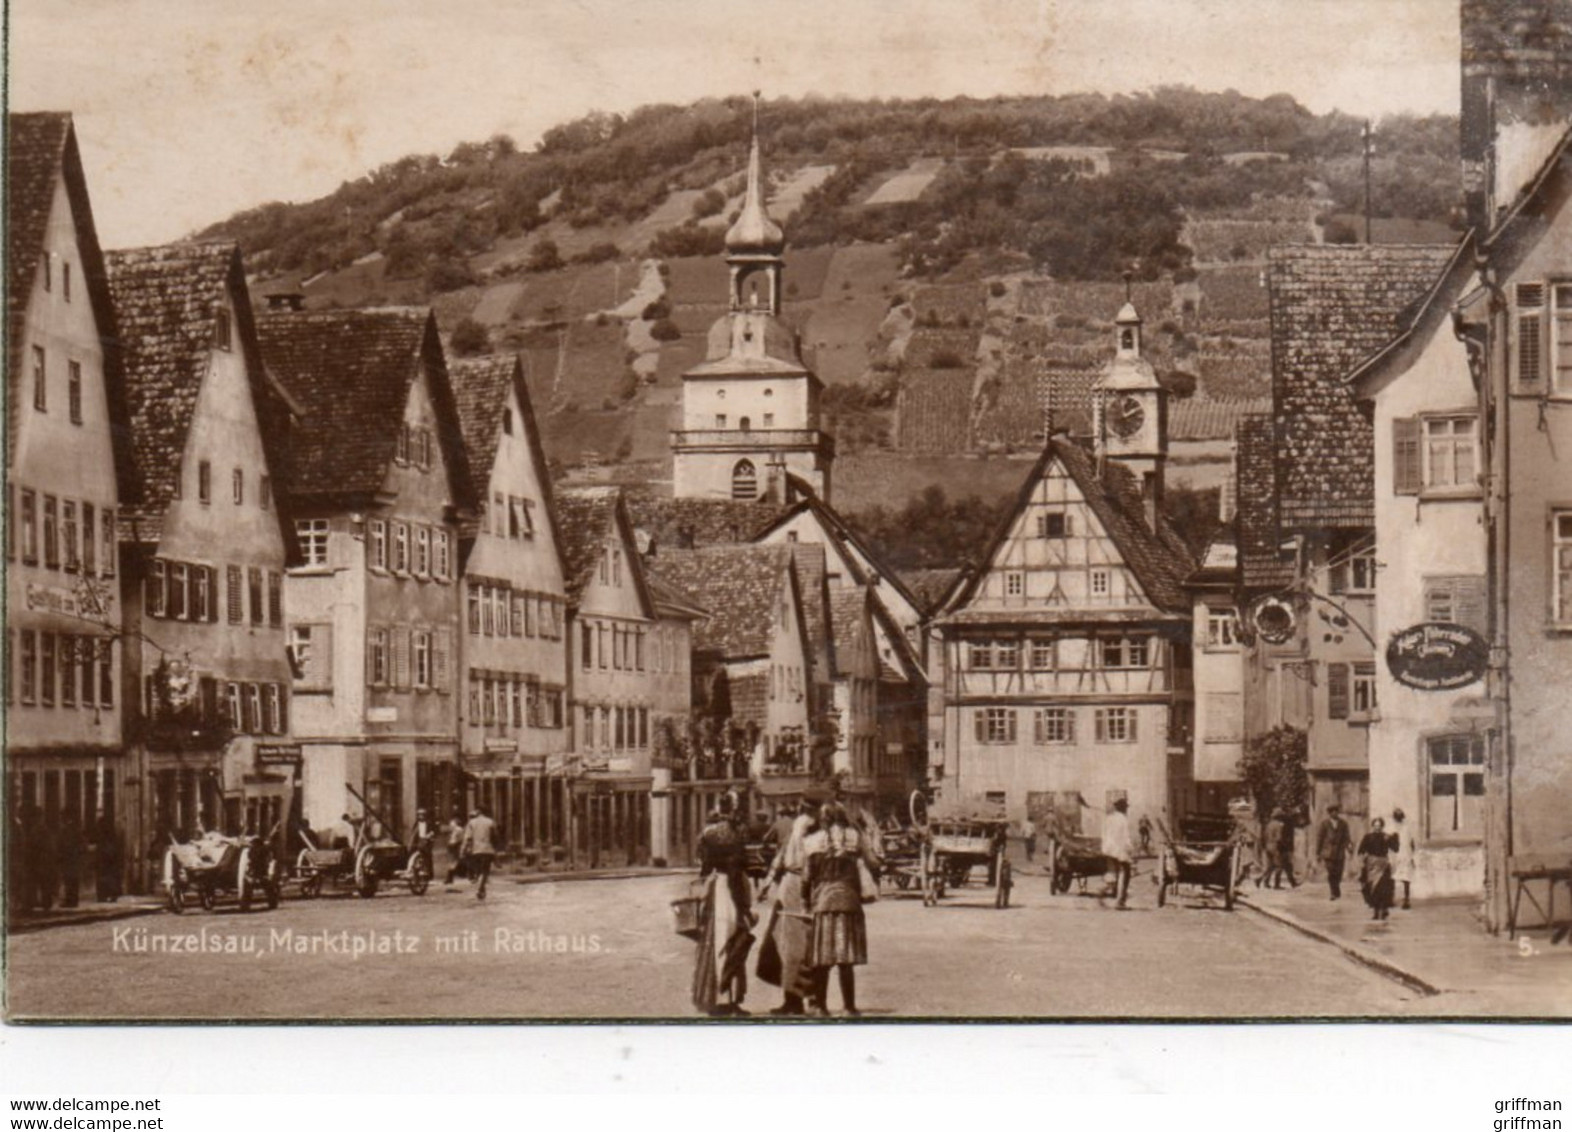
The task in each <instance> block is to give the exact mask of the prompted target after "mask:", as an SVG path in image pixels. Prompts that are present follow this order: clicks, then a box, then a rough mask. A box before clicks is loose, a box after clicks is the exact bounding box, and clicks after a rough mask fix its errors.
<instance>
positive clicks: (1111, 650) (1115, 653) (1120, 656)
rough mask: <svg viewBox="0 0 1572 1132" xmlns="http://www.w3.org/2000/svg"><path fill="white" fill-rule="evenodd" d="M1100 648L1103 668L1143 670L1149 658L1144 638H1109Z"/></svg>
mask: <svg viewBox="0 0 1572 1132" xmlns="http://www.w3.org/2000/svg"><path fill="white" fill-rule="evenodd" d="M1101 648H1102V657H1103V667H1104V668H1145V667H1147V662H1148V659H1149V657H1150V649H1149V646H1148V643H1147V640H1146V638H1145V637H1109V638H1105V639H1104V640H1103V641H1102V642H1101Z"/></svg>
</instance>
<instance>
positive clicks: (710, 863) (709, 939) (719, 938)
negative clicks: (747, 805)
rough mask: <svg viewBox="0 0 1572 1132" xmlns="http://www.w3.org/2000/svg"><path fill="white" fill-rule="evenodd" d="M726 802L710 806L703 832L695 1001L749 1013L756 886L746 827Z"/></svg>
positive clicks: (717, 1011) (706, 1007)
mask: <svg viewBox="0 0 1572 1132" xmlns="http://www.w3.org/2000/svg"><path fill="white" fill-rule="evenodd" d="M724 810H725V807H724V806H723V807H722V809H717V810H713V811H711V813H710V815H709V821H708V823H707V824H706V825H705V827H704V832H703V833H701V834H700V835H699V880H700V881H701V882H702V883H703V885H704V896H703V901H704V902H703V905H702V906H701V910H700V914H699V919H700V925H701V930H700V935H699V954H698V960H697V962H696V963H695V965H694V968H693V1005H694V1006H696V1007H698V1008H699V1009H700V1010H701V1011H703V1012H704V1013H706V1014H711V1015H715V1016H718V1017H719V1016H725V1015H728V1014H743V1013H746V1012H745V1011H744V1010H743V1009H742V1000H743V996H744V995H745V994H746V993H747V990H748V974H747V972H748V952H749V951H751V950H752V948H753V935H752V933H751V932H750V931H749V930H748V929H749V928H751V927H752V926H753V913H752V910H751V909H752V905H753V891H752V889H753V885H752V883H751V882H750V881H749V880H748V870H747V854H746V852H745V851H744V844H743V837H742V831H741V830H740V829H738V828H737V826H736V825H735V824H734V823H733V822H732V820H731V816H730V814H728V813H726V812H724Z"/></svg>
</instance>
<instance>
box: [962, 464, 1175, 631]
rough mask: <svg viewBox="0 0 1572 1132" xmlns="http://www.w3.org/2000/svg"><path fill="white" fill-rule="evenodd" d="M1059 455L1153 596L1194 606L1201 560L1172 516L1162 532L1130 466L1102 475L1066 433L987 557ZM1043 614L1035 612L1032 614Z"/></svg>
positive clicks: (1038, 467) (966, 594) (988, 554)
mask: <svg viewBox="0 0 1572 1132" xmlns="http://www.w3.org/2000/svg"><path fill="white" fill-rule="evenodd" d="M1055 459H1057V460H1058V461H1059V462H1060V463H1061V464H1063V465H1064V468H1065V471H1067V472H1068V473H1069V474H1070V478H1071V479H1073V480H1074V481H1075V483H1076V486H1077V487H1078V488H1079V489H1080V492H1081V494H1082V496H1083V497H1084V498H1085V499H1086V502H1087V505H1088V506H1089V507H1091V509H1092V511H1093V513H1094V514H1095V515H1096V516H1097V520H1098V522H1099V523H1100V524H1101V525H1102V527H1103V529H1104V530H1105V531H1107V532H1108V536H1109V537H1110V538H1111V539H1113V542H1114V546H1115V548H1116V549H1117V550H1118V552H1119V556H1120V558H1122V559H1123V560H1124V563H1125V565H1126V566H1128V567H1129V568H1130V570H1131V571H1132V572H1133V573H1134V574H1135V577H1136V580H1137V581H1138V582H1139V583H1140V585H1141V589H1142V591H1143V592H1144V593H1145V594H1146V597H1147V599H1148V600H1149V601H1150V602H1151V603H1152V604H1153V605H1155V606H1156V607H1157V608H1158V609H1161V610H1165V611H1170V612H1178V611H1181V610H1185V609H1188V608H1189V604H1190V603H1189V598H1188V596H1187V595H1186V593H1185V590H1184V580H1185V578H1187V577H1188V576H1189V575H1190V572H1191V571H1192V570H1194V569H1195V561H1194V559H1193V557H1192V556H1191V554H1190V551H1189V548H1188V547H1187V546H1186V545H1185V543H1184V540H1183V539H1181V538H1180V537H1179V536H1178V535H1177V534H1176V533H1175V532H1174V530H1173V528H1172V527H1170V526H1169V524H1168V521H1167V520H1166V519H1163V518H1161V517H1160V518H1159V519H1158V522H1157V530H1156V531H1153V530H1152V528H1151V527H1149V526H1148V525H1147V522H1146V511H1145V504H1144V503H1143V502H1142V499H1141V488H1140V485H1139V484H1137V483H1136V480H1135V477H1134V476H1133V475H1132V474H1131V473H1130V471H1129V469H1127V468H1125V467H1123V466H1122V465H1120V464H1119V462H1118V461H1116V460H1109V461H1106V462H1105V464H1104V467H1103V471H1102V474H1101V475H1099V474H1098V471H1097V463H1096V460H1095V459H1094V457H1093V455H1092V453H1091V452H1089V451H1087V450H1086V449H1085V448H1083V447H1081V446H1080V445H1079V444H1076V443H1075V442H1074V441H1072V440H1069V439H1067V438H1065V437H1062V436H1056V437H1053V438H1052V439H1050V440H1049V441H1048V443H1047V444H1046V445H1045V446H1044V447H1043V454H1042V456H1041V457H1039V458H1038V461H1037V463H1036V464H1035V465H1033V467H1032V470H1031V473H1030V474H1029V475H1027V477H1026V480H1025V482H1024V483H1022V485H1021V490H1020V492H1019V494H1018V496H1017V498H1016V503H1015V506H1014V507H1012V508H1011V509H1010V511H1009V512H1008V514H1006V515H1005V517H1004V519H1003V521H1002V522H1001V523H1000V524H999V526H998V527H997V528H996V530H995V532H994V535H993V537H992V538H991V539H990V540H989V543H988V547H987V550H986V551H985V552H984V553H983V555H982V556H981V560H982V561H983V562H992V561H993V559H994V555H995V553H996V552H997V550H998V548H999V546H1000V544H1001V543H1002V542H1003V541H1004V540H1005V539H1006V538H1007V537H1009V533H1010V531H1011V530H1012V529H1013V528H1014V526H1015V524H1016V522H1017V520H1018V519H1019V517H1020V515H1021V512H1022V511H1023V510H1024V509H1025V507H1026V505H1027V504H1028V503H1029V502H1030V500H1031V495H1032V491H1033V489H1034V488H1035V487H1036V485H1037V482H1038V481H1039V480H1040V479H1041V478H1042V476H1043V474H1044V472H1046V471H1047V468H1048V465H1049V463H1050V461H1052V460H1055ZM984 573H985V571H981V570H979V571H977V572H976V573H974V574H973V575H972V576H971V578H969V579H968V580H967V582H966V584H965V585H964V586H963V587H962V589H961V590H960V591H959V593H958V594H957V596H956V599H955V601H956V602H957V604H964V602H966V601H967V600H969V599H970V597H971V595H972V593H973V592H974V591H975V589H976V587H977V584H978V582H979V581H980V580H981V579H982V577H983V575H984ZM1040 612H1041V611H1039V610H1032V611H1031V614H1032V615H1037V614H1038V613H1040ZM1012 616H1017V617H1018V616H1020V615H1019V614H1012ZM962 617H964V611H962V612H958V613H956V614H952V615H950V616H948V617H946V618H945V619H946V620H948V621H957V620H960V619H961V618H962Z"/></svg>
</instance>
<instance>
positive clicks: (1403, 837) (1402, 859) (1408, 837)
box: [1391, 806, 1417, 911]
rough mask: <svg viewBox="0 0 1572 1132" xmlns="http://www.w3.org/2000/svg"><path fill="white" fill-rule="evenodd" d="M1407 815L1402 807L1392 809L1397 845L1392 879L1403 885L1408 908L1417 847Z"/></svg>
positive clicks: (1393, 854) (1394, 852)
mask: <svg viewBox="0 0 1572 1132" xmlns="http://www.w3.org/2000/svg"><path fill="white" fill-rule="evenodd" d="M1406 818H1407V815H1406V814H1404V813H1403V810H1402V807H1401V806H1399V807H1398V808H1397V809H1395V810H1393V811H1392V833H1391V836H1392V838H1393V839H1394V841H1395V847H1394V849H1393V851H1392V880H1393V881H1394V882H1395V883H1397V884H1399V885H1401V886H1402V893H1403V902H1402V907H1403V909H1404V910H1405V911H1406V910H1407V909H1408V901H1409V889H1410V887H1411V886H1412V885H1413V883H1414V857H1415V856H1416V854H1417V847H1416V846H1415V845H1414V831H1413V830H1412V829H1410V828H1409V827H1408V825H1407V822H1406Z"/></svg>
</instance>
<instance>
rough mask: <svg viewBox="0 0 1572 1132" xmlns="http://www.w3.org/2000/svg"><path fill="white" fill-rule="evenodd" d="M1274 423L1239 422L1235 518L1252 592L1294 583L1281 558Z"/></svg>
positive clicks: (1259, 419) (1251, 419)
mask: <svg viewBox="0 0 1572 1132" xmlns="http://www.w3.org/2000/svg"><path fill="white" fill-rule="evenodd" d="M1274 444H1275V439H1274V436H1273V432H1272V419H1271V418H1270V417H1268V416H1266V415H1264V414H1263V415H1261V416H1256V417H1246V418H1245V419H1244V420H1242V421H1240V422H1239V432H1238V434H1237V438H1236V441H1235V455H1234V460H1235V468H1234V475H1235V479H1236V481H1237V483H1238V509H1237V511H1236V512H1235V515H1234V525H1235V527H1236V531H1237V533H1236V536H1235V537H1236V540H1237V542H1238V544H1239V570H1240V574H1241V576H1242V578H1243V581H1244V584H1245V585H1246V586H1248V587H1251V588H1267V589H1273V588H1277V587H1280V586H1286V585H1288V584H1289V583H1290V582H1291V581H1293V575H1294V572H1293V568H1292V567H1291V566H1290V565H1288V564H1286V563H1284V562H1283V561H1282V560H1281V558H1280V556H1279V554H1278V549H1277V548H1278V541H1279V537H1280V536H1279V532H1278V524H1277V488H1276V480H1275V468H1276V461H1275V460H1274Z"/></svg>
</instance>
